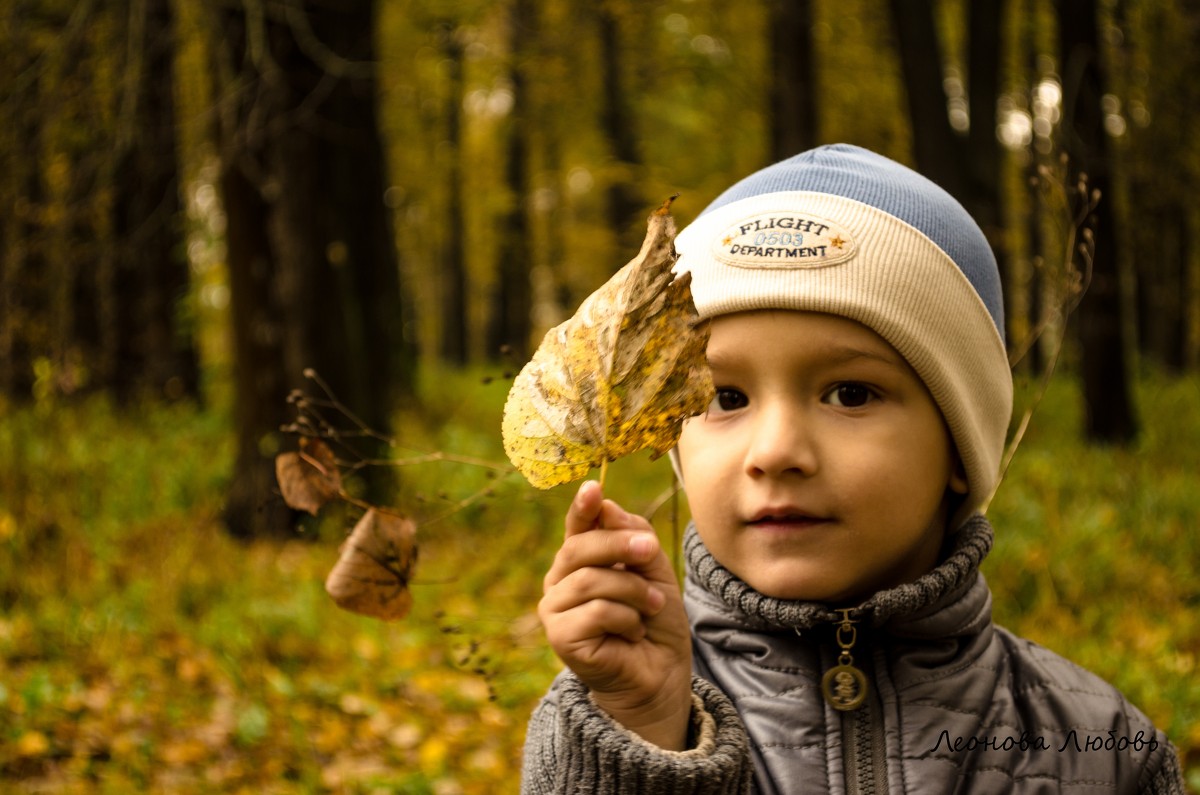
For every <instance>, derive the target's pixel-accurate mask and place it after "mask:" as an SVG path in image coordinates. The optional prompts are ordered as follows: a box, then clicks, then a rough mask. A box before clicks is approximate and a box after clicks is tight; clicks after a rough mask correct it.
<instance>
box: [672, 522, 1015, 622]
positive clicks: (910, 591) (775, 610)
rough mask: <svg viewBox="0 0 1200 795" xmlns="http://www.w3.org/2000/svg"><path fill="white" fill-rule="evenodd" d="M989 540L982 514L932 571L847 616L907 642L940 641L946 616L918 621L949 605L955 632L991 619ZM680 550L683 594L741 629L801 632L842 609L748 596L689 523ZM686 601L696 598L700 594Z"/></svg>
mask: <svg viewBox="0 0 1200 795" xmlns="http://www.w3.org/2000/svg"><path fill="white" fill-rule="evenodd" d="M992 538H993V533H992V526H991V524H989V523H988V521H987V519H985V518H984V517H983V516H981V515H975V516H973V517H971V518H970V519H968V520H967V522H966V523H965V524H964V525H963V526H962V527H961V528H960V529H959V530H958V532H957V533H955V534H954V535H953V536H952V537H951V546H950V548H949V549H948V551H947V553H946V555H945V557H944V559H943V560H942V562H941V563H940V564H938V565H937V566H936V567H934V569H933V570H932V571H930V572H929V573H927V574H925V575H923V576H921V577H919V578H918V579H916V580H914V581H913V582H910V583H904V584H903V585H898V586H896V587H895V588H888V589H886V590H882V591H877V592H876V593H875V594H873V595H872V596H871V597H869V598H868V599H866V600H865V601H863V602H862V603H860V604H859V605H858V606H857V607H855V608H853V609H852V610H851V611H850V617H851V618H852V619H854V620H855V621H860V622H864V623H866V624H867V625H868V626H872V627H885V626H886V627H887V628H888V629H889V630H892V631H899V632H901V634H904V635H909V636H922V635H927V634H928V635H944V634H945V632H946V626H945V624H946V621H945V618H948V617H946V616H943V618H942V619H941V620H938V621H937V622H936V623H937V624H938V625H939V626H937V627H936V628H935V627H932V626H930V627H926V626H923V624H924V623H926V622H924V621H923V619H932V618H933V616H934V614H936V613H939V612H944V611H943V608H946V607H948V606H951V605H954V607H955V609H954V610H953V612H954V613H956V614H957V615H956V616H954V617H953V618H954V623H955V624H956V625H957V626H959V627H961V628H962V629H967V628H968V625H977V624H978V620H979V619H980V618H983V619H986V620H990V616H991V598H990V595H989V593H988V590H987V586H986V584H984V582H983V578H982V576H980V575H979V564H980V563H981V562H982V561H983V559H984V557H985V556H986V555H987V553H988V552H989V551H990V550H991V548H992ZM683 549H684V556H685V560H686V562H687V570H688V577H687V579H688V586H689V590H693V588H699V589H701V590H702V591H705V592H707V595H709V596H710V599H711V598H715V599H716V600H717V601H718V602H719V603H720V606H721V607H723V608H724V609H723V610H722V611H721V612H723V613H726V615H728V616H729V617H730V618H732V619H734V620H735V621H736V623H738V624H739V625H741V626H742V627H744V628H746V629H755V630H768V631H769V630H777V629H791V630H803V629H810V628H812V627H815V626H818V625H827V624H829V623H830V622H834V621H838V620H840V619H841V618H842V613H841V611H835V610H833V609H832V608H831V607H830V606H829V605H826V604H823V603H820V602H804V601H793V600H787V599H775V598H772V597H769V596H764V595H763V594H761V593H759V592H758V591H756V590H754V589H753V588H752V587H750V586H749V585H747V584H746V583H745V582H744V581H742V580H741V579H740V578H739V577H738V576H737V575H735V574H734V573H733V572H731V571H729V569H727V568H725V567H724V566H722V565H721V564H720V563H718V562H717V560H716V558H714V557H713V556H712V553H711V552H709V551H708V548H707V547H706V546H705V545H704V542H703V541H701V540H700V535H699V533H697V532H696V528H695V525H694V524H689V525H688V528H687V533H686V535H685V537H684V542H683ZM693 595H694V596H696V597H701V598H702V595H701V594H696V593H694V592H693ZM964 597H968V598H964ZM706 601H707V600H706ZM714 606H715V605H714ZM901 625H903V626H901Z"/></svg>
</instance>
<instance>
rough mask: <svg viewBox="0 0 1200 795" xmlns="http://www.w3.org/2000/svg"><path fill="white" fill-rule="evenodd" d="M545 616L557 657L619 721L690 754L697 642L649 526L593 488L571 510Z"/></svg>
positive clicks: (541, 607)
mask: <svg viewBox="0 0 1200 795" xmlns="http://www.w3.org/2000/svg"><path fill="white" fill-rule="evenodd" d="M538 615H539V616H540V617H541V619H542V624H543V626H545V628H546V636H547V638H548V639H549V641H550V645H551V647H552V648H553V649H554V651H555V653H556V654H558V656H559V657H560V658H562V660H563V662H564V663H566V665H567V666H568V667H569V668H570V669H571V670H572V671H574V672H575V675H576V676H578V677H579V679H580V681H582V682H583V683H584V684H585V685H587V687H588V689H589V690H590V691H591V693H592V698H593V699H594V700H595V702H596V704H597V705H598V706H599V707H601V708H602V709H603V710H604V711H605V712H607V713H608V714H609V715H610V716H612V718H613V719H614V720H616V721H617V722H618V723H620V724H621V725H623V726H625V727H626V728H627V729H629V730H630V731H633V732H635V733H637V734H638V735H640V736H641V737H642V738H644V739H645V740H647V741H649V742H652V743H654V744H655V745H658V746H660V747H663V748H667V749H669V750H676V751H682V750H684V749H685V745H686V742H687V731H688V725H689V721H690V716H691V709H692V695H691V693H692V640H691V631H690V629H689V627H688V620H687V614H686V613H685V612H684V609H683V600H682V598H681V597H680V593H679V584H678V581H677V580H676V578H675V572H674V570H673V569H672V568H671V563H670V561H669V560H668V559H667V556H666V554H665V553H664V552H663V549H662V546H661V545H660V544H659V542H658V537H657V536H655V534H654V529H653V528H652V527H651V526H650V523H649V522H647V521H646V520H645V519H644V518H642V517H640V516H631V515H630V514H628V513H626V512H625V511H624V510H623V509H622V508H621V507H620V506H619V505H617V504H616V503H615V502H613V501H612V500H605V499H603V495H602V494H601V490H600V484H599V483H596V482H594V481H589V482H587V483H584V484H583V485H582V486H581V487H580V488H579V492H578V494H576V496H575V500H574V502H572V503H571V507H570V509H569V510H568V511H567V518H566V536H565V538H564V540H563V545H562V547H561V548H560V549H559V551H558V555H557V556H556V557H555V559H554V563H553V565H552V566H551V567H550V571H549V572H548V573H547V574H546V579H545V584H544V596H543V597H542V601H541V602H540V603H539V604H538Z"/></svg>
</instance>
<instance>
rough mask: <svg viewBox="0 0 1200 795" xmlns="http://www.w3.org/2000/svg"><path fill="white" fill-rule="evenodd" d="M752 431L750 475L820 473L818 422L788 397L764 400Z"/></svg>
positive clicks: (747, 463)
mask: <svg viewBox="0 0 1200 795" xmlns="http://www.w3.org/2000/svg"><path fill="white" fill-rule="evenodd" d="M749 431H750V442H749V446H748V447H747V448H746V461H745V469H746V473H747V474H749V475H750V476H752V477H762V476H769V477H779V476H781V475H785V474H788V473H795V474H799V475H803V476H807V477H811V476H812V475H814V474H816V472H817V467H818V460H819V459H818V455H817V444H816V439H815V438H814V433H813V431H814V426H813V423H812V422H810V421H808V419H807V418H806V412H805V411H804V408H803V407H801V406H797V405H795V404H793V403H791V402H789V401H785V400H772V401H769V402H767V403H766V404H765V405H763V404H760V405H759V406H758V410H757V411H756V412H755V414H754V418H753V423H752V424H751V427H750V429H749Z"/></svg>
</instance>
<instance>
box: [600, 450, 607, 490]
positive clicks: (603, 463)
mask: <svg viewBox="0 0 1200 795" xmlns="http://www.w3.org/2000/svg"><path fill="white" fill-rule="evenodd" d="M607 474H608V458H607V457H605V458H602V459H600V490H601V491H604V476H605V475H607Z"/></svg>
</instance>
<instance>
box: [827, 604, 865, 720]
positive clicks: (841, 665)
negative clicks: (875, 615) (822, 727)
mask: <svg viewBox="0 0 1200 795" xmlns="http://www.w3.org/2000/svg"><path fill="white" fill-rule="evenodd" d="M838 612H840V613H841V614H842V621H841V623H840V624H838V628H837V633H836V634H835V635H834V637H835V639H836V640H837V644H838V646H839V647H841V649H842V653H841V654H839V655H838V664H837V665H835V666H834V667H832V668H830V669H829V670H828V671H826V672H825V676H823V677H821V693H822V695H824V696H825V700H826V701H827V702H829V706H831V707H833V708H834V709H836V710H838V711H840V712H850V711H852V710H856V709H858V708H859V707H861V706H862V703H863V702H864V701H866V700H867V675H866V674H864V673H863V672H862V671H861V670H859V669H858V668H855V667H854V657H853V656H851V654H850V650H851V649H852V648H854V644H855V642H856V641H857V640H858V630H857V629H856V628H855V626H854V623H855V622H854V620H853V619H852V618H850V610H848V609H842V610H839V611H838Z"/></svg>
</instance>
